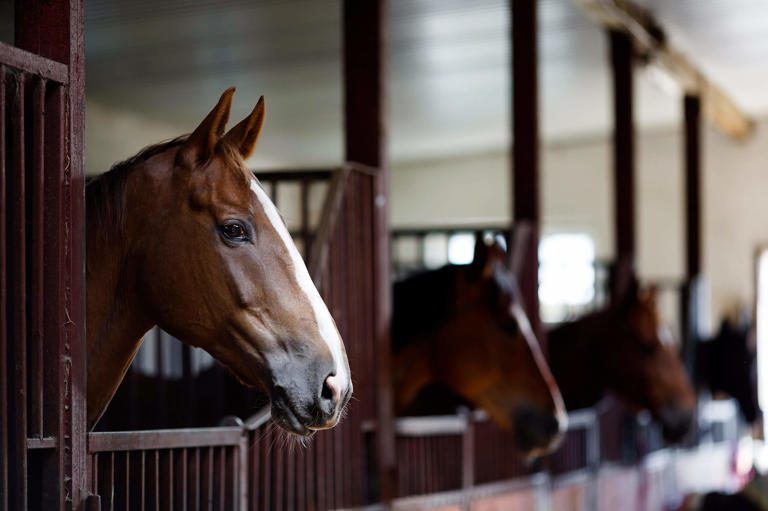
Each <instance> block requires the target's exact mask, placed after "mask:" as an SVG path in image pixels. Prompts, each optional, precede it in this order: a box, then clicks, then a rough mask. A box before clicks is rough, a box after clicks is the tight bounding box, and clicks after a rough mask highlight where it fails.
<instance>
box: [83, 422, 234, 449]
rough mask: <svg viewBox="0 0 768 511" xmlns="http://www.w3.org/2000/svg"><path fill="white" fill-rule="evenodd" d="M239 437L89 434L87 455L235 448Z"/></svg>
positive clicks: (206, 432)
mask: <svg viewBox="0 0 768 511" xmlns="http://www.w3.org/2000/svg"><path fill="white" fill-rule="evenodd" d="M242 436H243V429H242V428H237V427H224V428H190V429H156V430H148V431H115V432H107V433H89V434H88V452H89V453H97V452H112V451H134V450H141V451H146V450H151V449H180V448H187V447H221V446H238V445H239V444H240V439H241V438H242Z"/></svg>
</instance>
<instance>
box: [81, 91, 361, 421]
mask: <svg viewBox="0 0 768 511" xmlns="http://www.w3.org/2000/svg"><path fill="white" fill-rule="evenodd" d="M233 94H234V89H229V90H227V91H225V92H224V94H223V95H222V96H221V99H220V100H219V102H218V104H217V105H216V106H215V107H214V109H213V110H212V111H211V112H210V113H209V114H208V116H207V117H206V118H205V119H204V120H203V121H202V123H201V124H200V125H199V126H198V127H197V129H195V131H194V132H193V133H192V134H191V135H189V137H186V138H180V139H177V141H175V142H172V143H169V144H166V145H164V146H160V147H159V148H158V149H156V150H153V151H150V152H147V153H145V154H144V157H143V158H138V159H137V160H136V161H135V162H134V163H133V164H132V165H131V167H132V168H131V169H130V171H129V173H127V175H126V176H124V185H123V186H124V188H125V203H126V205H127V209H128V210H129V214H126V215H125V217H126V221H125V226H124V227H123V231H122V233H121V236H119V237H116V238H115V239H118V238H119V239H120V240H122V242H123V244H124V246H123V247H122V248H121V250H120V252H121V254H120V255H119V257H120V258H121V259H123V260H124V262H123V263H121V266H122V267H123V268H122V269H120V270H118V272H117V273H119V277H114V279H115V280H118V281H120V282H122V283H123V284H122V285H124V286H125V288H128V289H133V290H134V291H135V294H136V295H137V296H139V297H140V298H138V299H137V300H135V301H136V303H137V305H136V309H137V310H138V311H140V312H137V313H136V314H135V317H136V318H138V319H137V322H138V323H142V322H145V323H146V324H143V325H142V328H146V327H147V325H149V326H151V325H152V324H158V325H159V326H160V327H161V328H163V329H164V330H166V331H168V332H169V333H171V334H172V335H173V336H175V337H177V338H179V339H182V340H184V342H187V343H189V344H191V345H194V346H199V347H201V348H204V349H205V350H206V351H208V352H209V353H210V354H211V355H212V356H213V357H214V358H216V359H217V360H219V361H220V362H221V363H222V364H224V365H225V366H227V367H228V368H229V369H230V370H231V371H232V372H233V373H234V374H235V375H236V376H237V378H238V379H239V380H241V381H242V382H243V383H245V384H248V385H252V386H256V387H258V388H260V389H261V390H263V391H264V392H265V393H267V394H268V395H269V396H270V397H271V400H272V411H273V417H274V418H275V420H276V421H277V422H278V423H279V424H280V425H281V426H282V427H284V428H285V429H287V430H288V431H290V432H293V433H296V434H300V435H309V434H311V433H312V432H313V431H315V430H318V429H324V428H329V427H332V426H334V425H335V424H336V423H337V422H338V420H339V418H340V416H341V415H342V410H343V408H344V406H345V405H346V403H347V402H348V400H349V398H350V396H351V393H352V383H351V380H350V371H349V365H348V362H347V357H346V353H345V350H344V345H343V343H342V340H341V337H340V335H339V332H338V330H337V328H336V325H335V323H334V321H333V319H332V318H331V315H330V313H329V311H328V309H327V307H326V305H325V304H324V302H323V300H322V299H321V297H320V295H319V293H318V291H317V290H316V288H315V286H314V284H313V282H312V279H311V278H310V276H309V273H308V272H307V268H306V266H305V264H304V262H303V261H302V258H301V256H300V255H299V252H298V250H297V249H296V246H295V245H294V243H293V241H292V240H291V237H290V235H289V233H288V230H287V229H286V226H285V224H284V223H283V220H282V219H281V217H280V215H279V213H278V212H277V210H276V209H275V206H274V204H273V203H272V201H271V200H270V199H269V197H268V196H267V194H266V193H265V192H264V190H263V189H262V188H261V186H260V184H259V182H258V181H257V180H256V178H255V177H254V176H253V174H252V173H251V172H250V171H249V170H248V169H247V167H246V166H245V163H244V161H245V159H246V158H248V157H249V156H250V154H251V152H252V151H253V149H254V147H255V145H256V141H257V139H258V137H259V133H260V131H261V127H262V123H263V120H264V102H263V98H262V99H261V100H259V102H258V104H257V105H256V107H255V109H254V110H253V112H252V113H251V114H250V115H249V116H248V117H247V118H246V119H244V120H243V121H242V122H240V123H239V124H237V125H236V126H235V127H233V128H232V129H231V130H230V131H229V132H226V133H225V126H226V123H227V120H228V118H229V111H230V106H231V103H232V96H233ZM112 172H115V171H112ZM112 172H110V173H108V174H107V175H105V179H106V181H105V183H102V184H101V185H99V184H98V183H93V184H94V185H95V186H96V188H95V190H94V194H96V193H98V189H99V187H101V189H102V191H103V190H104V189H107V188H109V187H110V186H112V185H109V183H110V180H114V179H116V177H115V176H111V177H110V175H109V174H112ZM102 200H108V199H104V198H102ZM91 202H94V203H98V199H96V198H94V199H93V200H91V198H90V197H89V207H90V206H91ZM96 209H98V208H96ZM91 214H94V215H95V214H96V212H89V215H91ZM94 224H95V222H94ZM105 224H106V222H102V227H103V228H104V229H110V228H111V226H109V225H105ZM91 227H93V225H91V222H90V221H89V228H91ZM97 230H98V229H97ZM99 235H100V234H99V233H97V232H94V233H89V247H88V248H89V273H94V274H97V273H98V268H101V267H103V265H105V264H109V263H108V262H102V261H100V259H104V258H105V257H104V256H103V254H101V255H102V257H96V256H95V254H96V252H98V251H99V248H105V246H104V245H103V244H101V243H100V241H99ZM105 250H106V249H105ZM91 252H93V253H91ZM110 255H112V254H110ZM91 258H93V259H94V261H91V260H90V259H91ZM106 258H107V259H108V258H109V256H106ZM92 264H93V267H91V265H92ZM91 270H93V271H91ZM93 281H94V282H96V281H97V279H96V278H94V279H93ZM90 285H91V279H90V278H89V293H90V291H91V288H90ZM95 285H96V284H94V286H95ZM94 290H95V291H96V293H95V295H94V296H95V297H94V298H93V301H92V302H89V311H88V312H89V314H90V313H91V312H92V310H93V313H94V315H95V317H99V316H100V314H99V312H100V311H102V310H109V309H110V308H111V307H113V305H112V304H111V303H97V302H98V301H99V300H101V302H105V301H107V300H108V299H109V298H108V296H106V295H104V294H103V293H99V292H98V290H96V288H95V287H94ZM125 294H128V293H125ZM100 295H101V296H100ZM113 300H114V298H113ZM123 300H125V301H130V298H123ZM91 306H93V307H91ZM112 314H114V313H112ZM105 316H107V317H109V314H105ZM94 321H96V320H94ZM108 322H109V321H107V323H108ZM89 326H90V323H89ZM99 327H102V325H98V326H97V327H96V328H95V329H94V330H97V331H98V330H99ZM102 328H103V327H102ZM97 331H96V332H93V335H96V336H98V335H99V333H98V332H97ZM89 337H91V336H90V335H89ZM99 343H100V341H98V340H94V341H93V342H91V339H89V357H91V355H93V353H90V349H91V346H90V345H91V344H93V345H94V346H98V345H99ZM101 344H102V346H100V348H99V349H96V348H95V349H94V352H99V353H101V354H106V355H105V358H107V355H108V354H109V353H111V352H112V351H111V350H110V349H109V347H106V346H103V344H104V343H103V342H102V343H101ZM128 355H129V356H128V357H124V358H128V360H127V364H129V363H130V359H131V358H132V353H130V352H129V353H128ZM91 358H93V357H91ZM96 358H99V357H98V356H96ZM92 362H93V364H89V383H90V380H91V379H94V381H95V382H98V381H99V380H100V376H102V375H101V373H100V372H101V371H103V370H106V369H101V368H100V367H99V366H98V364H99V363H100V361H99V360H92ZM101 363H102V364H104V361H101ZM127 364H125V367H126V368H127ZM106 365H108V364H106ZM120 377H122V375H120ZM118 383H119V380H118ZM97 386H98V385H96V383H94V388H93V389H91V388H90V387H89V408H90V406H91V403H90V401H91V394H93V395H94V396H95V399H94V405H95V406H94V412H93V413H94V414H100V411H99V410H98V408H99V406H98V405H99V404H101V402H102V401H103V396H102V394H109V393H108V392H107V391H101V390H99V389H98V388H96V387H97ZM112 392H114V390H112ZM110 397H111V394H109V395H108V397H107V401H108V400H109V398H110ZM89 416H92V413H91V411H90V410H89ZM97 416H98V415H97Z"/></svg>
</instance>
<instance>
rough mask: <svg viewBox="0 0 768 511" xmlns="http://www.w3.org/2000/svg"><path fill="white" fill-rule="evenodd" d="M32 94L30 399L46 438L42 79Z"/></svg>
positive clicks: (33, 421)
mask: <svg viewBox="0 0 768 511" xmlns="http://www.w3.org/2000/svg"><path fill="white" fill-rule="evenodd" d="M30 90H31V92H32V119H30V131H31V137H30V138H28V139H27V140H30V141H31V147H28V148H27V149H28V153H27V154H29V155H30V156H31V162H30V163H31V169H30V171H31V173H32V175H31V176H30V177H31V179H29V180H28V181H27V182H28V183H31V185H32V190H31V191H30V196H31V199H32V201H31V202H32V204H31V206H32V207H31V211H32V215H31V230H30V234H31V235H30V237H29V241H31V247H30V248H31V258H30V260H29V261H30V263H31V264H30V268H29V274H30V286H29V294H30V295H31V296H29V297H28V298H29V306H30V310H29V320H30V321H29V329H30V331H29V338H30V339H29V340H30V350H29V355H30V362H31V371H30V373H29V376H30V378H29V383H30V395H29V396H28V399H29V404H30V405H31V406H30V408H29V411H30V415H31V417H30V431H29V433H28V434H29V435H31V436H42V435H43V367H44V366H43V355H44V352H43V326H44V323H43V297H44V296H45V291H44V289H43V268H44V267H45V266H44V260H43V247H44V243H45V235H44V233H45V223H44V218H43V213H44V204H43V201H44V191H45V190H44V184H45V183H44V168H43V165H44V164H43V151H44V148H45V118H44V108H45V82H44V81H43V79H42V78H37V79H35V80H34V82H33V83H32V86H31V88H30Z"/></svg>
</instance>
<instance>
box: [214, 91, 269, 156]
mask: <svg viewBox="0 0 768 511" xmlns="http://www.w3.org/2000/svg"><path fill="white" fill-rule="evenodd" d="M263 124H264V96H261V97H260V98H259V102H258V103H256V107H255V108H254V109H253V112H251V114H250V115H249V116H248V117H246V118H245V119H243V120H242V121H240V122H239V123H238V124H237V126H235V127H234V128H232V129H231V130H229V131H228V132H227V134H226V135H224V140H226V141H227V142H229V143H230V144H232V146H233V147H236V148H237V149H238V151H240V155H241V156H242V157H243V159H246V158H248V157H249V156H250V155H251V153H253V149H254V148H255V147H256V142H257V141H258V139H259V133H261V127H262V125H263Z"/></svg>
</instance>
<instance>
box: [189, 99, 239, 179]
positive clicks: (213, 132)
mask: <svg viewBox="0 0 768 511" xmlns="http://www.w3.org/2000/svg"><path fill="white" fill-rule="evenodd" d="M234 94H235V88H234V87H230V88H229V89H227V90H225V91H224V93H223V94H222V95H221V98H219V102H218V103H216V106H215V107H213V110H211V111H210V113H209V114H208V115H207V116H206V117H205V119H203V122H201V123H200V125H199V126H198V127H197V128H195V131H193V132H192V134H191V135H190V136H189V138H188V139H187V140H186V142H184V145H183V146H182V147H181V149H179V157H180V158H182V159H183V163H184V164H186V165H187V166H189V167H194V166H195V165H197V163H199V162H201V161H206V160H208V159H209V158H210V157H211V155H213V150H214V148H215V147H216V144H217V143H218V142H219V139H220V138H221V136H222V135H224V129H225V128H226V127H227V121H228V120H229V109H230V108H231V107H232V96H233V95H234Z"/></svg>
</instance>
